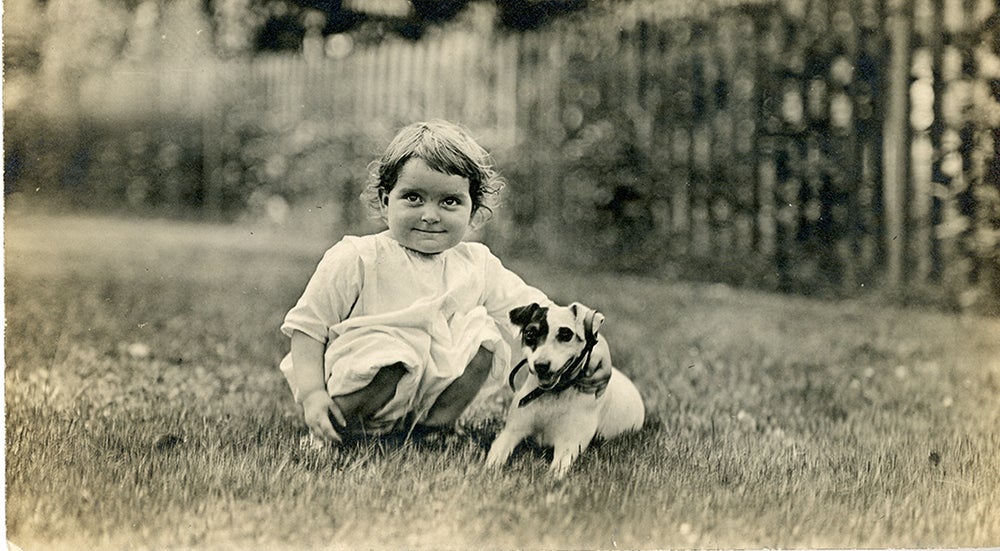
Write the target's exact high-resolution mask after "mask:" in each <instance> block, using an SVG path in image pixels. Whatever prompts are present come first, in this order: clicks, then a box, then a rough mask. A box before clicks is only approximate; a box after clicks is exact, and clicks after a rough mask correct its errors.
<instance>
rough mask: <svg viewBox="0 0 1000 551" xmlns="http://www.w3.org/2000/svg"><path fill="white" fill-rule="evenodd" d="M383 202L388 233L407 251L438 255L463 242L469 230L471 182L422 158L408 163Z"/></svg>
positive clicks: (383, 195)
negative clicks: (432, 166) (434, 168)
mask: <svg viewBox="0 0 1000 551" xmlns="http://www.w3.org/2000/svg"><path fill="white" fill-rule="evenodd" d="M381 199H382V207H381V208H382V216H383V217H384V218H385V221H386V224H388V226H389V232H390V233H391V234H392V237H393V238H394V239H396V241H398V242H399V243H400V244H401V245H403V246H404V247H406V248H408V249H413V250H415V251H418V252H421V253H424V254H437V253H440V252H442V251H445V250H448V249H450V248H452V247H454V246H455V245H458V244H459V243H461V241H462V239H463V238H464V237H465V234H466V233H468V231H469V229H470V225H471V222H472V197H471V196H470V195H469V180H468V179H467V178H464V177H462V176H457V175H454V174H445V173H443V172H438V171H436V170H433V169H431V168H430V167H429V166H427V163H425V162H424V161H423V160H422V159H416V158H414V159H410V160H409V161H406V164H405V165H403V169H402V170H401V171H400V173H399V177H398V178H397V180H396V185H395V187H393V188H392V191H390V192H389V193H388V194H385V193H384V192H383V193H382V197H381Z"/></svg>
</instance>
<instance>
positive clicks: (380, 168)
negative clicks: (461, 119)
mask: <svg viewBox="0 0 1000 551" xmlns="http://www.w3.org/2000/svg"><path fill="white" fill-rule="evenodd" d="M410 159H421V160H422V161H424V162H425V163H427V166H428V167H430V168H431V169H433V170H436V171H438V172H443V173H445V174H452V175H457V176H462V177H463V178H466V179H467V180H468V181H469V195H470V196H471V197H472V212H473V214H475V213H477V212H479V211H481V210H485V211H486V212H488V213H490V214H492V212H493V207H495V206H496V205H497V204H498V202H499V197H500V190H502V189H503V187H504V180H503V178H502V177H501V176H500V175H499V174H498V173H497V171H496V170H495V169H494V168H493V158H492V156H491V155H490V154H489V152H487V151H486V150H485V149H483V147H482V146H480V145H479V144H478V143H476V141H475V140H474V139H473V138H472V136H471V135H470V134H469V132H468V130H466V129H465V128H462V127H461V126H459V125H457V124H454V123H451V122H448V121H444V120H432V121H424V122H417V123H413V124H411V125H409V126H406V127H405V128H403V129H402V130H400V131H399V133H397V134H396V137H395V138H393V139H392V141H391V142H389V145H388V146H387V147H386V148H385V152H383V153H382V156H381V157H379V158H378V159H376V160H375V161H372V163H371V164H369V165H368V173H369V174H368V182H367V184H366V186H365V190H364V192H362V194H361V198H362V200H364V201H365V202H366V203H367V204H368V206H369V207H371V208H372V210H373V211H374V212H375V213H376V214H377V213H380V212H381V209H380V205H381V197H382V195H383V194H386V195H388V193H389V192H390V191H392V188H394V187H395V186H396V181H397V180H398V179H399V173H400V172H401V171H402V169H403V166H404V165H405V164H406V162H407V161H409V160H410Z"/></svg>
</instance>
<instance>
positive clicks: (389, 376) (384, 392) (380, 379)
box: [333, 363, 406, 424]
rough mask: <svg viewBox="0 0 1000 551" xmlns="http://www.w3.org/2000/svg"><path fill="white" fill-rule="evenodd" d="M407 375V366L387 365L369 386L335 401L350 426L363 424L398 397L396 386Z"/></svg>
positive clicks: (334, 399)
mask: <svg viewBox="0 0 1000 551" xmlns="http://www.w3.org/2000/svg"><path fill="white" fill-rule="evenodd" d="M405 374H406V366H405V365H403V364H401V363H397V364H392V365H387V366H385V367H383V368H382V369H380V370H379V371H378V373H376V374H375V377H373V378H372V382H370V383H368V386H366V387H364V388H362V389H360V390H355V391H354V392H352V393H350V394H345V395H343V396H335V397H334V398H333V401H334V402H335V403H336V404H337V407H339V408H340V411H341V413H343V414H344V417H345V418H347V420H348V423H349V424H353V421H354V420H357V421H359V422H363V421H364V420H365V419H368V418H369V417H371V416H372V415H374V414H375V413H376V412H377V411H378V410H380V409H382V407H383V406H385V405H386V404H387V403H389V400H392V397H393V396H395V395H396V385H397V384H398V383H399V380H400V379H402V378H403V375H405Z"/></svg>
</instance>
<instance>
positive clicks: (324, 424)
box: [302, 389, 347, 442]
mask: <svg viewBox="0 0 1000 551" xmlns="http://www.w3.org/2000/svg"><path fill="white" fill-rule="evenodd" d="M331 415H332V416H333V418H334V420H336V421H337V423H339V424H340V425H341V426H345V425H347V421H346V420H345V419H344V414H343V413H342V412H341V411H340V408H339V407H337V404H336V403H335V402H334V401H333V399H332V398H330V395H329V394H327V393H326V390H325V389H322V390H314V391H312V392H310V393H309V394H307V395H306V397H305V398H304V399H303V400H302V416H303V417H304V418H305V421H306V426H307V427H309V432H311V433H312V434H313V436H315V437H317V438H319V439H321V440H323V441H324V442H340V441H341V438H340V435H339V434H337V431H336V430H334V429H333V423H331V422H330V416H331Z"/></svg>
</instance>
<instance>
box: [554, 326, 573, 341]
mask: <svg viewBox="0 0 1000 551" xmlns="http://www.w3.org/2000/svg"><path fill="white" fill-rule="evenodd" d="M556 340H557V341H559V342H569V341H571V340H573V330H572V329H570V328H569V327H560V328H559V331H557V332H556Z"/></svg>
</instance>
